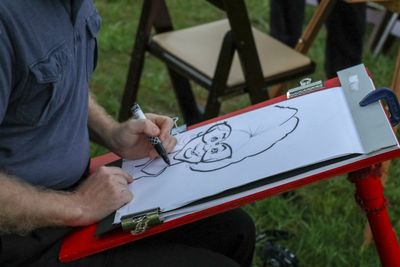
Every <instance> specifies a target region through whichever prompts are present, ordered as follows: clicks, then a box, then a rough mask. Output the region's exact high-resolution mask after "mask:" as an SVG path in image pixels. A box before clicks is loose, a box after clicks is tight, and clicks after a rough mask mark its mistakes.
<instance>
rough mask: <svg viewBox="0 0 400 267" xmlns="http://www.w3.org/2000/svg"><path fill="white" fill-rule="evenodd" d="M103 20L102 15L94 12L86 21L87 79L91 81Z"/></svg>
mask: <svg viewBox="0 0 400 267" xmlns="http://www.w3.org/2000/svg"><path fill="white" fill-rule="evenodd" d="M100 24H101V18H100V15H99V14H98V13H97V11H96V12H94V13H93V14H92V15H91V16H89V17H88V18H87V19H86V29H87V42H86V43H87V46H86V78H87V81H89V80H90V77H91V76H92V73H93V71H94V69H95V68H96V64H97V56H98V48H97V39H96V38H97V34H98V33H99V30H100Z"/></svg>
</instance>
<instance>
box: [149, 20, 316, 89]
mask: <svg viewBox="0 0 400 267" xmlns="http://www.w3.org/2000/svg"><path fill="white" fill-rule="evenodd" d="M229 29H230V26H229V22H228V20H227V19H224V20H220V21H215V22H211V23H208V24H203V25H200V26H196V27H192V28H187V29H183V30H177V31H173V32H167V33H162V34H157V35H155V36H153V39H152V41H153V42H156V43H157V44H158V45H159V46H160V47H162V48H163V49H165V50H166V51H168V52H169V53H170V54H172V55H174V56H176V57H177V58H179V59H181V60H182V61H184V62H185V63H187V64H188V65H190V66H192V67H194V68H195V69H197V70H199V71H200V72H202V73H203V74H205V75H206V76H208V77H209V78H210V79H212V77H213V76H214V71H215V68H216V64H217V59H218V55H219V52H220V49H221V44H222V40H223V38H224V36H225V33H226V32H227V31H229ZM253 36H254V39H255V41H256V47H257V50H258V55H259V57H260V61H261V67H262V70H263V74H264V78H268V77H271V76H275V75H277V74H281V73H285V72H288V71H293V70H296V69H298V68H302V67H305V66H308V65H309V64H310V63H311V60H310V59H309V58H308V57H306V56H304V55H302V54H300V53H298V52H296V51H294V50H293V49H292V48H290V47H288V46H286V45H284V44H282V43H281V42H279V41H277V40H275V39H274V38H272V37H270V36H268V35H266V34H264V33H262V32H260V31H259V30H257V29H254V28H253ZM243 83H244V76H243V72H242V69H241V66H240V62H239V58H238V55H237V53H236V54H235V57H234V61H233V65H232V68H231V72H230V74H229V79H228V86H229V87H231V86H236V85H239V84H243Z"/></svg>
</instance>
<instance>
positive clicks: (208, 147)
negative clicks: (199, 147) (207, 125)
mask: <svg viewBox="0 0 400 267" xmlns="http://www.w3.org/2000/svg"><path fill="white" fill-rule="evenodd" d="M210 148H211V145H209V144H204V146H203V150H204V151H208V150H209V149H210Z"/></svg>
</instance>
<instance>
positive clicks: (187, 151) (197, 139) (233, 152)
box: [134, 105, 300, 180]
mask: <svg viewBox="0 0 400 267" xmlns="http://www.w3.org/2000/svg"><path fill="white" fill-rule="evenodd" d="M297 113H298V109H297V108H294V107H288V106H280V105H275V106H274V110H272V111H271V115H272V114H273V116H271V117H269V116H265V120H260V121H261V123H259V122H257V124H254V125H253V124H252V123H249V124H248V125H246V127H244V128H241V129H235V128H233V127H232V126H231V124H230V123H228V122H227V121H222V122H218V123H216V124H214V125H212V126H211V127H209V128H208V129H207V130H205V131H204V132H199V133H197V134H196V135H195V136H192V137H189V138H188V139H189V140H182V141H181V142H179V144H178V145H177V147H176V150H175V151H173V152H171V153H170V154H169V158H170V161H171V165H170V166H168V165H167V164H165V163H164V162H162V161H160V160H158V159H153V160H149V161H147V162H145V163H143V164H140V165H136V166H135V168H139V169H140V175H137V176H136V177H135V178H134V179H135V180H138V179H142V178H145V177H157V176H159V175H160V174H162V173H163V172H164V171H165V170H167V169H168V168H174V166H176V165H181V164H184V165H186V166H187V168H189V169H190V170H191V171H194V172H212V171H217V170H220V169H223V168H226V167H228V166H230V165H233V164H237V163H239V162H242V161H244V160H246V159H248V158H251V157H256V156H257V155H259V154H261V153H265V152H267V151H268V150H270V149H271V148H272V147H274V146H276V145H277V144H278V143H279V142H281V141H282V140H284V139H286V138H287V137H288V136H289V135H290V134H292V133H294V132H295V130H296V128H297V126H298V124H299V122H300V119H299V117H297V116H296V114H297ZM267 115H268V114H267Z"/></svg>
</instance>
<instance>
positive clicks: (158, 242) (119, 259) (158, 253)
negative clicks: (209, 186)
mask: <svg viewBox="0 0 400 267" xmlns="http://www.w3.org/2000/svg"><path fill="white" fill-rule="evenodd" d="M64 233H66V231H65V230H63V229H42V230H38V231H35V232H34V233H32V234H30V235H29V236H27V237H25V238H24V237H21V238H15V239H14V238H8V239H7V240H5V239H4V240H3V241H6V244H7V246H6V247H7V251H8V252H7V253H13V254H12V255H9V257H3V259H4V260H5V261H0V262H1V263H4V264H5V266H24V267H28V266H29V267H36V266H38V267H39V266H52V267H57V266H66V267H67V266H68V267H79V266H90V267H97V266H121V265H123V266H141V267H147V266H149V267H150V266H174V267H175V266H182V267H184V266H189V267H197V266H198V267H212V266H215V267H224V266H226V267H231V266H232V267H239V266H251V262H252V257H253V253H254V245H255V227H254V224H253V221H252V220H251V218H250V217H249V216H248V215H247V214H246V213H245V212H243V211H242V210H239V209H238V210H233V211H229V212H226V213H222V214H218V215H216V216H213V217H210V218H206V219H204V220H200V221H198V222H195V223H192V224H188V225H185V226H182V227H179V228H176V229H173V230H171V231H168V232H165V233H163V234H159V235H155V236H153V237H149V238H146V239H143V240H138V241H136V242H132V243H129V244H126V245H124V246H120V247H117V248H114V249H110V250H107V251H105V252H102V253H98V254H95V255H92V256H89V257H85V258H82V259H79V260H76V261H73V262H70V263H67V264H61V263H59V262H58V252H59V248H60V244H61V240H59V238H61V237H62V236H63V234H64ZM33 248H35V249H33ZM11 249H14V250H15V251H14V252H11ZM32 249H33V251H32V252H31V251H30V250H32ZM26 250H27V251H26ZM3 252H6V251H2V253H3ZM24 252H26V253H24ZM3 256H5V255H4V254H3Z"/></svg>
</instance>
